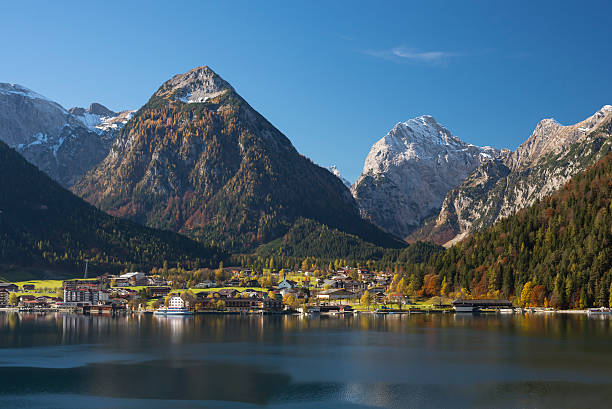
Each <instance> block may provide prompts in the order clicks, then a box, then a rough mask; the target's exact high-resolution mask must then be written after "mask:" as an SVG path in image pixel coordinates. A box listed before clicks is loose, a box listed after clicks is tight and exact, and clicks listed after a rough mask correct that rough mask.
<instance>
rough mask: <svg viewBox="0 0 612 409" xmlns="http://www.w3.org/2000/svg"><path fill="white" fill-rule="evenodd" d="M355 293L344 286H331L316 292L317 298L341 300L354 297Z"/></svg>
mask: <svg viewBox="0 0 612 409" xmlns="http://www.w3.org/2000/svg"><path fill="white" fill-rule="evenodd" d="M356 297H357V294H355V293H354V292H352V291H348V290H345V289H344V288H333V289H329V290H326V291H321V292H320V293H319V294H317V298H319V299H321V300H342V299H347V298H356Z"/></svg>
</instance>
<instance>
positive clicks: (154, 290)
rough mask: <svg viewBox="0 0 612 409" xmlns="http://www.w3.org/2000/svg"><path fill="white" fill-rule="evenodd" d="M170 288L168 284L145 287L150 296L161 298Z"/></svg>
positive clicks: (168, 292)
mask: <svg viewBox="0 0 612 409" xmlns="http://www.w3.org/2000/svg"><path fill="white" fill-rule="evenodd" d="M170 291H172V289H171V288H170V287H168V286H159V287H147V293H148V295H149V297H151V298H161V297H165V296H167V295H168V294H170Z"/></svg>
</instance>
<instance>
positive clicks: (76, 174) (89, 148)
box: [0, 83, 125, 187]
mask: <svg viewBox="0 0 612 409" xmlns="http://www.w3.org/2000/svg"><path fill="white" fill-rule="evenodd" d="M98 106H99V107H102V106H101V105H99V104H94V105H92V107H94V109H95V108H97V107H98ZM102 108H103V107H102ZM90 109H91V108H90ZM83 114H87V115H90V119H91V121H92V122H91V123H90V124H89V123H86V121H84V119H83V118H84V116H78V115H74V114H73V113H71V112H69V111H67V110H65V109H64V108H63V107H62V106H61V105H59V104H58V103H56V102H53V101H51V100H49V99H48V98H46V97H44V96H42V95H40V94H37V93H35V92H34V91H32V90H29V89H27V88H25V87H22V86H21V85H17V84H6V83H0V140H2V141H4V142H6V143H7V144H8V145H9V146H10V147H12V148H15V149H16V150H17V151H18V152H19V153H21V154H22V155H23V156H24V157H25V158H26V159H27V160H28V161H30V162H31V163H33V164H34V165H36V166H37V167H38V168H39V169H41V170H42V171H44V172H45V173H47V174H48V175H49V176H51V177H52V178H53V179H55V180H56V181H58V182H59V183H60V184H62V185H63V186H64V187H69V186H72V185H73V184H74V183H75V182H76V181H77V180H78V179H79V178H80V177H81V176H83V175H84V174H85V173H86V172H87V171H88V170H89V169H91V168H92V167H93V166H94V165H95V164H97V163H98V162H100V161H101V160H102V159H104V158H105V157H106V155H107V154H108V151H109V149H110V145H111V144H112V142H113V140H114V137H115V130H114V129H113V127H114V128H115V129H117V128H119V127H120V126H122V120H117V119H116V117H115V118H114V119H112V118H111V117H105V118H106V119H105V121H106V125H102V120H101V119H100V122H96V121H95V120H94V119H93V118H94V116H96V115H95V114H92V113H86V112H85V110H83ZM100 118H102V117H100ZM124 118H125V117H124Z"/></svg>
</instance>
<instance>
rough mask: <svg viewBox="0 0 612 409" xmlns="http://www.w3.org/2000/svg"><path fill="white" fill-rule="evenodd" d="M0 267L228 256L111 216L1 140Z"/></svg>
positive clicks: (148, 263)
mask: <svg viewBox="0 0 612 409" xmlns="http://www.w3.org/2000/svg"><path fill="white" fill-rule="evenodd" d="M0 174H1V175H2V177H1V178H0V264H2V265H8V264H16V265H19V266H35V267H53V268H56V269H60V270H64V271H66V270H67V271H72V272H73V274H74V272H75V271H76V269H77V268H78V269H79V271H82V270H81V267H82V265H83V264H84V261H85V259H88V260H89V267H90V269H91V270H92V271H93V272H96V271H98V272H100V271H104V272H107V271H119V270H122V269H123V268H125V267H128V266H132V265H133V268H151V267H152V266H161V265H162V264H163V263H164V261H166V262H168V263H169V265H171V266H175V265H176V263H179V262H180V263H181V264H182V265H183V266H216V265H218V263H219V261H221V260H223V258H224V257H225V255H224V253H222V252H220V251H219V250H217V249H215V248H210V247H207V246H204V245H202V244H200V243H198V242H195V241H193V240H190V239H188V238H186V237H183V236H180V235H178V234H175V233H171V232H168V231H159V230H154V229H150V228H147V227H143V226H140V225H138V224H136V223H133V222H130V221H128V220H123V219H119V218H115V217H112V216H109V215H107V214H106V213H104V212H102V211H100V210H98V209H96V208H95V207H93V206H91V205H89V204H87V203H86V202H85V201H83V200H82V199H80V198H78V197H76V196H74V195H73V194H72V193H71V192H69V191H68V190H66V189H64V188H63V187H61V186H60V185H59V184H58V183H56V182H55V181H53V180H52V179H50V178H49V177H48V176H47V175H46V174H44V173H43V172H41V171H40V170H38V169H37V168H36V167H35V166H33V165H32V164H30V163H28V162H27V161H26V160H25V159H24V158H23V157H22V156H21V155H19V154H18V153H17V152H16V151H15V150H13V149H11V148H9V147H8V146H7V145H6V144H5V143H4V142H0Z"/></svg>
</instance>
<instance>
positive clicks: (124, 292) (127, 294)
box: [115, 288, 138, 300]
mask: <svg viewBox="0 0 612 409" xmlns="http://www.w3.org/2000/svg"><path fill="white" fill-rule="evenodd" d="M115 291H116V293H117V296H118V297H119V298H122V299H124V300H131V299H134V298H136V297H138V292H136V291H134V290H130V289H129V288H119V289H116V290H115Z"/></svg>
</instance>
